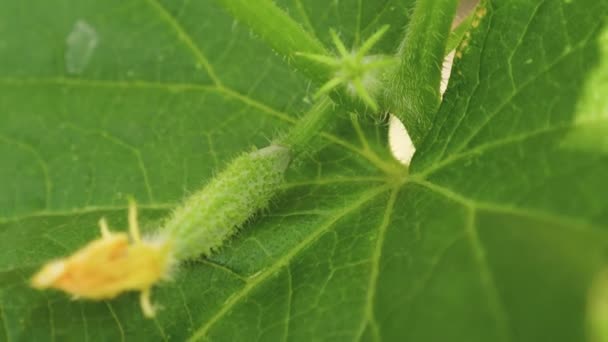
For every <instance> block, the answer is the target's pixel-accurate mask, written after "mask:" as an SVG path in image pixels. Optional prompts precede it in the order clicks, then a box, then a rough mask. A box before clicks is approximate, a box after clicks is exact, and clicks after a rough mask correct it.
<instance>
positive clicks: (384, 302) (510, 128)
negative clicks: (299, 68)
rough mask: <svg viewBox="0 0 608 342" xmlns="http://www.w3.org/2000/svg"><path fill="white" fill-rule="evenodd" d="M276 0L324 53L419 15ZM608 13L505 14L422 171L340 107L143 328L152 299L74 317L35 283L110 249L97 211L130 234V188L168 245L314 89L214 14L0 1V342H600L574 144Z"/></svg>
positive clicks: (199, 4) (462, 56) (601, 233)
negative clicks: (592, 330) (208, 191)
mask: <svg viewBox="0 0 608 342" xmlns="http://www.w3.org/2000/svg"><path fill="white" fill-rule="evenodd" d="M277 4H278V5H279V6H280V7H281V8H283V9H284V10H285V12H286V13H289V14H290V15H291V16H292V17H293V18H294V19H295V20H297V21H298V22H300V23H301V24H302V25H303V27H304V28H305V29H306V30H308V32H310V33H311V34H314V36H315V37H317V39H319V40H320V41H322V42H323V43H324V44H325V46H326V47H329V46H330V39H331V38H330V36H329V34H328V32H329V28H334V29H336V30H337V31H338V32H340V33H341V34H342V38H343V40H344V41H346V42H347V44H348V45H352V44H355V45H356V42H357V41H358V40H359V42H360V40H361V39H364V38H365V37H368V36H369V35H370V34H371V33H373V32H375V31H376V30H377V29H378V28H379V27H381V26H382V25H385V24H390V25H391V31H390V32H389V33H388V34H387V37H385V38H384V39H383V40H382V41H381V42H380V43H381V44H382V46H383V47H382V49H385V50H384V51H387V52H391V51H396V48H397V44H398V41H399V36H400V32H399V31H400V29H399V28H400V27H402V26H404V25H405V24H406V23H407V13H409V12H408V11H406V9H409V8H411V6H412V4H411V2H408V1H397V0H394V1H389V0H386V1H381V0H378V1H355V0H351V1H339V2H330V3H329V4H328V2H327V1H321V0H319V1H312V0H311V1H304V0H302V1H287V0H284V1H278V2H277ZM607 12H608V3H607V2H606V1H604V0H602V1H595V0H581V1H571V2H558V1H539V2H532V1H527V0H525V1H524V0H511V1H504V0H503V1H492V2H488V4H487V7H486V8H484V9H483V10H478V17H477V20H473V21H472V23H471V25H472V28H473V31H472V32H471V34H470V35H469V36H467V35H465V42H464V43H463V44H461V46H460V48H459V51H458V54H457V55H458V56H457V58H456V64H455V69H454V72H453V75H454V76H453V78H452V80H451V81H450V87H449V89H448V91H447V93H446V95H445V98H444V101H443V103H442V106H441V108H440V110H439V112H438V114H437V116H436V119H435V122H434V123H433V125H432V129H431V131H430V132H429V133H428V135H427V137H426V139H425V140H424V142H423V143H422V145H421V146H420V147H419V148H418V152H417V154H416V156H415V158H414V160H413V162H412V165H411V167H410V174H409V175H408V176H407V177H406V176H404V173H403V170H402V169H400V166H399V165H397V164H396V163H395V162H393V161H392V160H391V157H390V156H389V155H388V148H387V146H386V145H387V141H386V136H385V131H386V127H385V126H384V125H377V124H375V123H373V122H370V121H367V118H365V117H360V118H357V117H352V118H350V117H348V116H347V115H346V114H345V113H342V112H341V111H339V110H338V111H337V112H336V115H341V116H343V117H344V119H343V122H342V124H341V125H338V126H337V127H336V128H335V129H334V130H331V131H327V132H324V133H322V134H319V139H318V142H317V143H318V144H319V145H320V151H319V152H318V153H317V154H315V155H311V156H309V157H307V158H306V159H304V160H302V161H301V162H300V163H299V164H298V165H296V167H295V168H294V169H293V170H291V172H290V173H289V175H288V185H287V186H286V189H285V190H284V192H283V193H282V194H281V195H280V196H278V197H277V198H276V199H275V200H274V201H273V204H272V205H271V207H270V208H268V209H267V210H266V211H264V212H263V213H260V214H259V215H258V216H257V217H255V218H254V219H252V220H251V222H250V223H249V224H248V225H247V226H246V227H244V228H243V230H242V231H241V233H240V234H239V235H238V236H237V237H235V238H234V239H232V240H230V241H229V242H227V244H226V246H225V248H224V249H223V250H222V251H221V252H219V253H217V254H216V255H214V256H213V257H211V258H209V259H200V260H195V261H192V262H189V263H186V264H183V265H181V266H180V267H179V269H178V270H176V272H175V274H174V275H173V280H171V281H167V282H166V283H164V284H162V285H161V286H158V287H156V288H155V289H154V290H153V301H154V302H155V303H158V304H159V305H162V306H163V307H164V309H162V310H161V311H160V312H159V314H158V316H157V317H156V318H155V319H154V320H148V319H145V318H144V317H143V315H142V314H141V312H140V310H139V307H138V303H137V296H136V294H127V295H123V296H121V297H119V298H117V299H116V300H111V301H107V302H85V301H79V300H76V301H74V300H70V299H69V298H68V297H67V296H66V295H65V294H62V293H55V292H37V291H34V290H32V289H30V288H29V286H28V278H29V277H30V276H31V275H32V273H33V272H34V271H35V270H36V269H37V268H38V267H39V266H40V265H41V264H42V263H44V262H46V261H47V260H49V259H52V258H56V257H60V256H63V255H66V254H68V253H71V252H72V251H74V250H75V249H77V248H78V247H79V246H81V245H83V244H84V243H85V242H87V241H89V240H91V239H92V238H94V237H96V236H97V235H98V234H99V233H98V229H97V223H96V222H97V220H98V219H99V218H100V217H101V216H106V217H107V219H108V221H109V223H110V225H111V226H112V227H113V228H114V229H125V228H126V204H127V200H126V198H127V196H128V195H130V194H132V195H134V196H135V198H136V199H137V200H138V203H139V205H140V209H141V215H140V216H141V220H142V221H143V222H142V224H143V225H144V229H145V230H146V231H148V232H152V231H154V229H155V228H156V227H157V226H158V223H159V222H160V220H162V219H163V218H164V217H165V216H166V215H167V214H168V212H169V211H170V210H171V209H172V208H173V207H175V206H176V205H177V204H178V203H179V202H180V201H181V200H182V199H183V198H184V197H185V196H187V195H188V194H189V193H192V192H193V191H195V190H197V189H199V188H200V187H201V186H203V185H204V184H205V182H206V181H207V180H209V179H210V177H211V176H212V175H213V174H214V172H215V171H217V170H220V169H221V168H222V167H223V166H224V165H226V164H227V163H228V161H229V160H231V159H232V158H233V157H234V156H236V155H238V154H239V153H241V152H242V151H243V150H247V149H249V148H251V146H254V145H255V146H258V147H262V146H264V145H266V144H267V143H268V142H269V141H270V139H272V138H273V137H274V136H275V135H276V134H277V133H278V132H281V131H283V130H284V129H285V128H286V127H289V125H290V124H292V123H293V122H294V121H295V120H296V119H297V117H298V116H299V115H301V113H303V112H304V111H305V110H306V109H308V108H309V107H310V101H311V100H310V99H311V95H312V93H313V92H314V89H309V87H308V85H309V81H308V80H307V79H306V77H304V76H303V75H302V74H300V73H298V72H296V71H294V70H293V69H291V68H290V67H289V66H288V65H287V64H286V63H285V62H284V61H283V60H282V59H281V58H279V57H277V56H276V55H275V54H274V52H273V51H272V50H271V49H270V48H269V47H268V46H267V45H266V44H265V43H264V42H263V41H262V40H260V39H259V38H258V37H255V36H253V35H251V34H250V31H249V29H248V28H247V27H245V26H244V24H243V23H239V22H235V21H234V20H233V19H232V17H231V16H230V15H229V14H228V13H227V12H225V11H224V10H223V9H220V8H219V7H217V6H216V5H215V4H214V2H212V1H207V0H204V1H183V2H177V1H174V2H172V1H161V2H157V1H155V0H137V1H118V0H108V1H104V2H99V1H77V2H74V1H67V0H56V1H53V2H52V3H49V2H48V1H41V0H37V1H28V2H19V1H5V2H3V3H1V4H0V56H2V63H0V88H1V89H0V91H1V94H2V95H1V96H0V157H1V158H2V161H3V162H2V166H3V167H2V168H0V193H1V196H0V247H1V250H2V253H0V319H1V320H2V324H0V336H2V339H6V340H10V341H13V340H75V341H82V340H108V341H115V340H121V339H122V340H146V341H147V340H163V339H165V340H176V341H181V340H186V339H189V338H190V339H193V340H195V339H207V340H222V341H224V340H226V341H232V340H244V341H248V340H263V341H266V340H270V341H273V340H279V339H285V340H287V339H288V340H302V341H310V340H355V339H361V340H385V341H395V340H399V341H400V340H405V341H583V340H584V339H585V331H584V327H585V321H584V320H585V311H586V308H585V305H586V298H587V292H588V289H589V287H590V286H591V281H592V279H593V277H594V276H595V274H596V273H597V272H598V271H600V270H601V269H603V267H604V266H605V263H606V256H605V251H606V247H608V239H607V237H608V236H607V232H606V228H607V227H608V204H607V202H606V201H605V200H604V198H605V194H606V193H608V182H606V174H608V156H607V155H606V154H605V153H602V152H601V151H598V150H597V149H572V148H570V147H569V146H567V145H565V144H564V141H567V140H565V139H566V137H568V136H569V134H570V133H571V132H573V131H575V130H576V128H577V127H579V125H580V124H579V123H578V121H577V117H579V115H580V110H579V108H580V105H579V103H583V102H580V101H582V100H581V99H585V98H588V96H586V92H588V91H589V86H587V85H588V84H590V83H589V82H593V81H588V80H592V79H593V78H592V73H593V72H594V70H597V68H598V65H600V66H601V65H602V63H601V62H602V61H601V60H600V57H601V54H600V49H599V46H598V38H599V37H600V33H601V32H602V22H603V20H604V18H605V16H606V14H607ZM78 23H80V24H78ZM395 28H396V29H395ZM70 36H71V37H77V38H78V39H76V38H72V39H68V37H70ZM357 37H359V38H357ZM391 37H392V38H391ZM93 41H95V43H94V44H93ZM70 42H71V43H70ZM391 42H392V44H393V45H391V44H390V43H391ZM74 44H75V45H74ZM348 45H347V46H348ZM67 56H70V57H69V58H67ZM585 108H590V107H585Z"/></svg>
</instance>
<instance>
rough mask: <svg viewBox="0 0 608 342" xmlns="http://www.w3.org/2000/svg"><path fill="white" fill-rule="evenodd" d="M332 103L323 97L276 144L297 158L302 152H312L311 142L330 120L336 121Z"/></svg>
mask: <svg viewBox="0 0 608 342" xmlns="http://www.w3.org/2000/svg"><path fill="white" fill-rule="evenodd" d="M333 108H334V105H333V103H332V101H331V100H330V99H329V98H328V97H326V96H324V97H323V98H321V99H319V101H317V103H316V104H315V105H314V106H313V107H312V108H311V110H310V111H309V112H308V113H306V114H305V115H304V116H303V117H302V118H301V119H300V120H299V121H298V122H297V123H296V124H295V125H294V126H293V127H292V128H291V129H290V130H289V131H288V132H287V134H285V136H283V137H281V138H279V139H278V141H277V144H278V145H283V146H286V147H288V148H289V149H290V150H291V153H292V155H293V156H294V158H295V157H298V156H299V155H300V154H302V153H303V152H308V153H310V152H312V150H314V148H311V146H310V145H311V140H313V139H314V138H318V137H319V136H320V133H321V132H322V131H323V130H324V128H326V127H327V126H328V125H329V124H331V121H332V118H333V119H334V120H336V119H337V116H336V115H335V114H334V113H333V111H332V110H333Z"/></svg>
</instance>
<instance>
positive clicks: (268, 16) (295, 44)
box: [216, 0, 330, 83]
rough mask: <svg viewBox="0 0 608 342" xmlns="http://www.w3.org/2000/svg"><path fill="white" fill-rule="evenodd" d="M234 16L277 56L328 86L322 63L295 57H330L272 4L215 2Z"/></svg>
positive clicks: (327, 73) (249, 0)
mask: <svg viewBox="0 0 608 342" xmlns="http://www.w3.org/2000/svg"><path fill="white" fill-rule="evenodd" d="M216 2H217V3H218V4H220V5H221V6H222V7H224V8H225V9H226V10H227V11H228V12H230V13H231V14H232V16H234V18H235V19H237V20H239V21H242V22H244V23H245V24H246V25H247V26H248V27H249V28H250V29H251V30H252V31H253V32H255V33H256V34H258V35H259V36H260V37H261V38H262V39H263V40H264V41H266V42H267V43H268V44H269V45H270V46H271V47H272V48H273V49H274V50H275V51H276V52H278V53H279V54H280V55H282V56H284V57H285V58H287V61H288V62H289V63H290V64H293V65H294V66H295V67H296V68H297V69H299V70H301V71H302V72H303V73H304V74H306V76H308V77H309V78H311V79H312V80H313V81H315V82H316V83H321V82H325V81H326V80H327V79H329V77H330V69H329V68H328V67H327V66H324V65H322V64H319V63H312V62H310V61H308V60H306V59H302V58H295V55H296V53H307V54H321V55H326V54H328V52H327V50H326V49H325V47H324V46H323V44H321V42H319V41H318V40H317V39H316V38H315V37H313V36H312V35H310V34H309V33H308V32H306V31H305V30H304V29H303V28H302V26H301V25H300V24H298V23H297V22H296V21H295V20H293V19H292V18H291V17H290V16H289V15H288V14H287V13H285V11H283V10H282V9H280V8H279V7H277V5H276V4H275V3H274V1H272V0H255V1H252V0H216Z"/></svg>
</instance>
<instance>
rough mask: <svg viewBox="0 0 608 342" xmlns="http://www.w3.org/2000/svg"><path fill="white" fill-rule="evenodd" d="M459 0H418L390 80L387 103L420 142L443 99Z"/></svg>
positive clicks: (417, 141)
mask: <svg viewBox="0 0 608 342" xmlns="http://www.w3.org/2000/svg"><path fill="white" fill-rule="evenodd" d="M457 5H458V1H457V0H418V1H417V2H416V7H415V9H414V13H413V15H412V16H411V18H410V23H409V25H408V27H407V31H406V33H405V38H404V40H403V42H402V43H401V46H400V49H399V53H398V54H399V59H400V63H399V66H398V68H397V70H396V72H395V74H394V76H392V78H391V79H390V81H389V85H388V89H387V92H386V100H385V101H386V105H387V106H388V108H389V110H390V111H391V113H393V114H394V115H395V116H397V117H398V118H399V119H401V121H402V122H403V123H404V125H405V126H406V128H407V130H408V133H409V135H410V137H411V138H412V141H413V142H414V145H418V144H419V143H420V142H421V141H422V139H423V138H424V136H425V135H426V133H427V131H428V130H429V128H430V126H431V123H432V120H433V118H434V116H435V113H436V112H437V109H438V107H439V104H440V101H441V94H440V92H439V85H440V82H441V66H442V64H443V59H444V57H445V55H446V46H447V42H448V37H449V36H450V28H451V25H452V20H453V18H454V15H455V14H456V8H457Z"/></svg>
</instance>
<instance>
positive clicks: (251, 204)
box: [162, 145, 291, 260]
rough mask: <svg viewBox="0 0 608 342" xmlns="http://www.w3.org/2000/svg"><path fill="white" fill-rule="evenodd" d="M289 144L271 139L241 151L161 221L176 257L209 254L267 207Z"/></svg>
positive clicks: (280, 178) (287, 157) (280, 177)
mask: <svg viewBox="0 0 608 342" xmlns="http://www.w3.org/2000/svg"><path fill="white" fill-rule="evenodd" d="M290 159H291V153H290V151H289V149H287V148H285V147H282V146H278V145H271V146H269V147H266V148H263V149H261V150H258V151H255V152H251V153H248V154H244V155H242V156H240V157H238V158H236V159H235V160H233V161H232V162H231V163H230V165H228V167H227V168H226V169H225V170H224V171H223V172H221V173H220V174H218V175H217V176H216V177H215V178H214V179H212V180H211V182H209V183H208V184H207V185H206V186H205V187H204V188H203V189H202V190H200V191H198V192H196V193H194V194H193V195H192V196H190V197H189V198H188V199H187V200H186V201H185V203H184V204H183V205H182V206H180V207H179V208H177V209H176V210H175V211H174V212H173V214H172V215H171V217H170V219H169V220H168V221H167V222H166V223H165V225H164V229H163V230H162V232H163V234H167V235H166V236H167V237H168V238H169V239H170V241H171V243H172V246H173V257H174V258H176V259H177V260H184V259H192V258H196V257H199V256H201V255H204V256H208V255H210V254H211V253H212V252H213V251H215V250H217V249H218V248H219V247H221V246H222V244H223V243H224V241H226V239H228V238H229V237H230V236H232V235H234V234H235V233H236V232H237V230H238V229H239V228H240V227H241V226H242V225H243V223H245V222H246V221H247V220H248V219H249V218H250V217H251V216H253V215H254V214H255V213H256V212H258V211H259V210H260V209H262V208H265V207H266V206H267V205H268V203H269V201H270V199H271V198H272V197H273V196H274V195H275V194H276V193H277V192H278V191H279V190H280V188H281V186H282V184H283V182H284V178H283V174H284V172H285V169H286V168H287V166H288V164H289V162H290Z"/></svg>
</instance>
